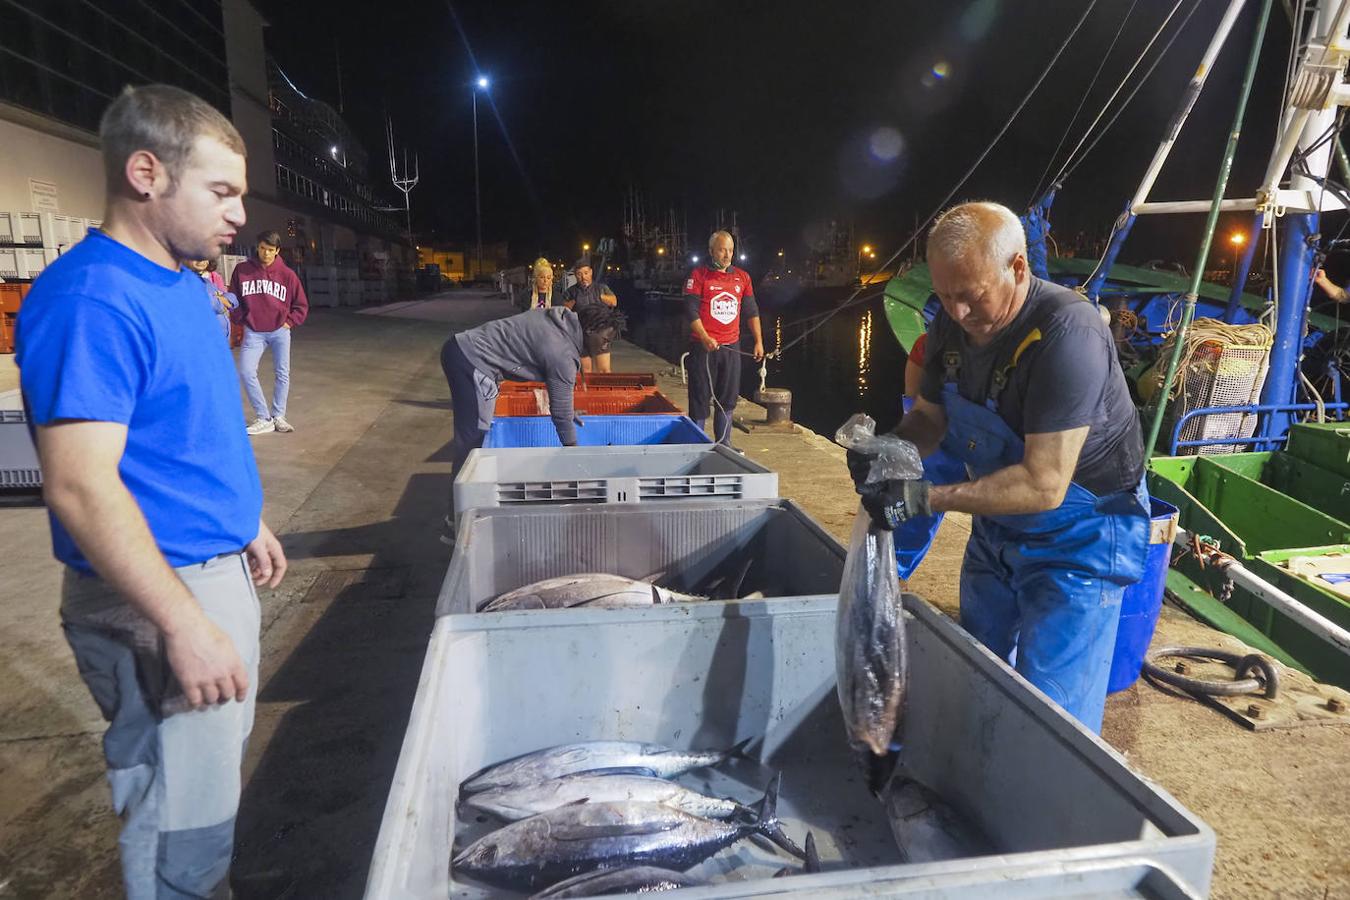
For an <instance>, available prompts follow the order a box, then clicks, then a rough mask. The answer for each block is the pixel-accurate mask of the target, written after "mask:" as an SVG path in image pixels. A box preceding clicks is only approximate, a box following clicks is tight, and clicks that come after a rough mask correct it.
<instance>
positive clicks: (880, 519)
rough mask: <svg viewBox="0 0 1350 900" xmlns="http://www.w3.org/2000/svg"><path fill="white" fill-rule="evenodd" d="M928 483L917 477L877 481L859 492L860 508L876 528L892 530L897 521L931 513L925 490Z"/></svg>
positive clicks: (897, 525) (927, 487)
mask: <svg viewBox="0 0 1350 900" xmlns="http://www.w3.org/2000/svg"><path fill="white" fill-rule="evenodd" d="M931 487H932V485H931V484H930V483H928V482H927V481H924V480H923V479H920V478H915V479H909V480H905V481H878V482H877V483H876V484H869V485H868V486H867V487H866V489H864V490H861V491H859V492H858V493H859V494H861V495H862V505H863V509H865V510H867V514H868V515H869V516H871V517H872V523H873V524H874V525H876V526H877V527H878V528H884V529H886V530H887V531H894V530H895V529H896V528H899V527H900V523H902V522H905V521H908V520H909V519H912V518H914V517H915V516H931V515H932V514H933V509H932V507H931V506H929V505H928V489H929V488H931Z"/></svg>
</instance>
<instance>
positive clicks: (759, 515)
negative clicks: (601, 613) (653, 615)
mask: <svg viewBox="0 0 1350 900" xmlns="http://www.w3.org/2000/svg"><path fill="white" fill-rule="evenodd" d="M747 558H748V559H749V560H750V568H749V570H748V571H747V572H746V576H745V581H744V588H743V592H751V591H759V592H761V593H762V594H763V595H764V596H765V597H792V596H808V595H831V596H836V595H837V594H838V592H839V579H840V577H841V576H842V575H843V571H844V548H843V547H842V546H840V544H839V542H838V541H836V540H835V539H834V538H832V537H830V536H829V535H828V534H826V533H825V532H824V531H823V530H822V529H821V527H820V526H819V525H817V524H816V523H815V522H814V521H813V520H812V519H811V517H810V516H808V515H806V514H805V513H804V512H802V510H801V508H800V507H798V506H797V505H796V504H795V503H793V502H792V501H791V500H721V501H717V500H691V501H688V502H683V503H661V504H653V503H615V504H605V505H602V506H597V505H574V504H560V505H557V506H511V507H497V508H488V509H471V510H469V511H467V512H465V513H464V514H462V515H461V516H460V517H459V530H458V535H457V542H456V544H455V554H454V556H453V557H452V558H451V560H450V567H449V569H448V570H447V571H446V574H445V581H444V582H443V583H442V585H441V594H440V598H439V599H438V600H437V602H436V614H437V615H442V616H443V615H447V614H450V613H471V612H474V611H475V610H477V609H478V607H479V605H480V604H482V603H483V602H484V601H486V600H491V599H492V598H493V597H496V596H498V595H499V594H504V593H506V592H507V591H512V590H515V589H516V588H518V587H523V586H524V585H527V584H532V583H534V582H536V581H541V580H543V579H545V578H556V577H558V576H560V575H573V574H576V573H578V572H607V573H610V574H614V575H624V576H627V577H629V578H651V577H656V578H655V580H657V581H658V582H659V583H660V584H661V585H663V586H665V587H670V588H674V589H675V590H679V591H684V592H685V593H698V592H699V589H700V586H701V585H703V584H705V583H707V581H708V580H709V579H710V578H715V577H717V576H720V575H724V574H735V573H737V572H738V571H739V569H740V568H741V567H742V566H743V565H744V562H745V560H746V559H747ZM657 576H659V577H657ZM555 612H557V611H556V610H547V611H543V612H539V613H535V614H537V615H546V616H548V615H553V614H554V613H555Z"/></svg>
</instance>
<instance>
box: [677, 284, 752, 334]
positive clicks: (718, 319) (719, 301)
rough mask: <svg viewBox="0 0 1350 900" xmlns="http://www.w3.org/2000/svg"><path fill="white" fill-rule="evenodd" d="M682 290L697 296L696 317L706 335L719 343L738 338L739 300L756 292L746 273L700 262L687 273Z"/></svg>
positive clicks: (739, 323) (739, 329) (739, 320)
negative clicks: (713, 267)
mask: <svg viewBox="0 0 1350 900" xmlns="http://www.w3.org/2000/svg"><path fill="white" fill-rule="evenodd" d="M684 292H685V294H686V295H693V296H695V297H698V298H699V307H698V317H699V319H700V320H701V321H702V322H703V328H704V330H705V331H707V332H708V336H709V337H711V338H712V339H713V340H715V341H717V342H718V343H719V344H734V343H736V342H737V341H739V340H740V338H741V301H742V300H744V299H745V298H746V297H753V296H754V295H755V289H754V287H753V286H751V284H750V275H749V273H747V272H746V271H745V270H744V269H738V268H736V267H735V266H732V267H731V268H729V269H727V270H726V271H725V272H719V271H717V270H716V269H712V268H709V267H708V266H699V267H698V268H697V269H695V270H694V271H692V272H690V273H689V278H688V279H687V280H686V281H685V283H684Z"/></svg>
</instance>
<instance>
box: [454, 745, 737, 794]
mask: <svg viewBox="0 0 1350 900" xmlns="http://www.w3.org/2000/svg"><path fill="white" fill-rule="evenodd" d="M753 741H754V738H748V739H746V740H744V741H741V742H740V743H739V744H737V745H736V746H734V747H732V748H731V749H730V750H672V749H670V748H669V747H665V746H662V745H661V744H648V743H640V742H637V741H585V742H582V743H579V744H562V745H561V746H558V747H549V748H547V749H544V750H536V751H534V752H533V753H526V754H525V755H524V756H517V757H516V758H515V759H509V760H507V761H506V762H502V763H497V764H496V765H494V766H489V767H487V768H486V769H484V770H483V771H481V772H479V773H477V774H476V775H473V776H471V777H470V778H468V779H466V780H465V781H464V783H463V784H462V785H460V790H461V792H463V793H466V794H472V793H477V792H478V791H486V790H488V789H490V788H517V787H523V786H525V785H531V784H538V783H539V782H541V781H548V780H550V779H552V778H561V777H562V776H564V775H576V774H579V773H582V772H606V771H608V772H622V773H625V774H629V775H649V776H651V777H653V778H674V777H675V776H676V775H680V774H682V773H684V772H688V771H690V770H691V769H702V768H706V767H708V766H716V765H719V764H721V763H724V762H726V761H727V760H728V759H731V758H732V757H737V756H739V757H744V756H745V755H746V753H745V748H746V747H748V746H749V745H750V744H751V743H752V742H753Z"/></svg>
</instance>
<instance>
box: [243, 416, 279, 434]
mask: <svg viewBox="0 0 1350 900" xmlns="http://www.w3.org/2000/svg"><path fill="white" fill-rule="evenodd" d="M244 430H245V431H247V432H248V433H249V434H270V433H272V432H273V431H276V430H277V423H276V422H273V421H272V420H271V419H254V420H253V424H252V425H250V426H248V428H246V429H244Z"/></svg>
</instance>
